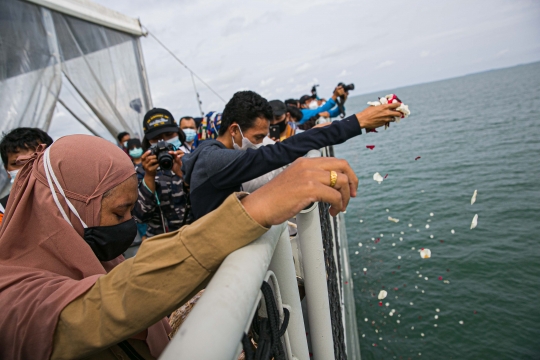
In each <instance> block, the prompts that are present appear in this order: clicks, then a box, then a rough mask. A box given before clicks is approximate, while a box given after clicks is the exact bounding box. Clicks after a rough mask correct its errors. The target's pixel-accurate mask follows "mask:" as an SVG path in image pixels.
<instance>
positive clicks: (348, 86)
mask: <svg viewBox="0 0 540 360" xmlns="http://www.w3.org/2000/svg"><path fill="white" fill-rule="evenodd" d="M337 86H341V87H342V88H343V90H345V92H349V91H351V90H354V84H349V85H345V84H344V83H342V82H340V83H339V84H337Z"/></svg>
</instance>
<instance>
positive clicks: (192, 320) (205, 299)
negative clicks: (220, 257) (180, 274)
mask: <svg viewBox="0 0 540 360" xmlns="http://www.w3.org/2000/svg"><path fill="white" fill-rule="evenodd" d="M287 263H288V265H287ZM268 270H271V271H273V272H274V273H275V277H276V279H277V282H279V290H278V291H277V293H278V294H280V297H281V300H282V302H283V306H284V307H287V308H288V310H289V312H290V315H291V316H290V319H289V326H288V328H287V332H286V334H285V336H284V337H285V338H286V340H285V341H284V342H285V345H286V348H287V349H290V352H291V354H290V355H289V358H290V359H295V358H296V359H302V360H304V359H309V354H308V349H307V342H306V334H305V328H304V324H303V318H302V310H301V306H300V297H299V294H298V287H297V284H296V275H295V272H294V264H293V263H292V252H291V246H290V240H289V234H288V231H287V228H286V226H285V224H282V225H279V226H273V227H272V228H271V229H270V230H269V231H268V232H267V233H266V234H264V235H263V236H261V237H260V238H259V239H257V240H255V241H254V242H252V243H251V244H249V245H246V246H244V247H243V248H241V249H239V250H237V251H235V252H233V253H231V254H230V255H229V256H227V258H226V259H225V260H224V261H223V263H222V264H221V266H220V267H219V269H218V271H217V272H216V273H215V275H214V276H213V278H212V280H211V281H210V283H209V284H208V286H207V288H206V289H205V292H204V294H203V296H202V297H201V298H200V300H199V301H198V303H197V305H196V306H195V307H194V308H193V310H192V311H191V313H190V314H189V316H188V317H187V319H186V320H185V322H184V323H183V324H182V326H181V327H180V329H179V331H178V333H177V334H176V335H175V337H174V338H173V339H172V341H171V343H170V344H169V346H168V347H167V348H166V349H165V351H164V353H163V354H162V356H161V358H160V359H164V360H169V359H171V360H172V359H190V360H191V359H231V360H232V359H236V358H237V356H238V354H239V351H240V349H241V348H240V346H241V345H240V344H241V339H242V336H243V334H244V332H246V331H247V329H248V328H249V325H250V324H251V321H252V318H253V314H254V311H253V309H254V308H255V307H256V306H257V304H258V302H259V300H260V296H259V294H260V288H261V284H262V282H263V280H265V277H266V276H267V272H268ZM274 286H276V284H274Z"/></svg>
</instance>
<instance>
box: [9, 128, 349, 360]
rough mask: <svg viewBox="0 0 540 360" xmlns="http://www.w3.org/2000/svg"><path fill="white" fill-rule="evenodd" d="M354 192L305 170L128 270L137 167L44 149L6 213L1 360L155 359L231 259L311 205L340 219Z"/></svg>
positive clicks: (311, 166)
mask: <svg viewBox="0 0 540 360" xmlns="http://www.w3.org/2000/svg"><path fill="white" fill-rule="evenodd" d="M81 148H83V149H92V151H82V152H81V151H80V149H81ZM357 185H358V179H357V177H356V176H355V174H354V172H353V171H352V170H351V168H350V167H349V165H348V164H347V162H346V161H344V160H338V159H330V158H320V159H300V160H298V161H296V162H295V163H294V164H292V165H291V166H290V167H289V168H288V169H287V170H285V171H284V172H283V173H281V174H280V175H279V176H278V177H276V178H275V179H274V180H272V181H271V182H269V183H268V184H267V185H265V186H263V187H262V188H260V189H259V190H257V191H255V192H254V193H252V194H250V195H246V194H245V193H235V194H231V195H230V196H229V197H228V198H227V199H226V200H225V201H224V202H223V204H222V205H221V206H220V207H219V208H217V209H216V210H215V211H213V212H211V213H210V214H208V215H207V216H204V217H202V218H201V219H199V220H198V221H196V222H195V223H193V224H192V225H187V226H184V227H182V228H181V229H180V230H177V231H175V232H172V233H167V234H162V235H159V236H155V237H153V238H150V239H148V240H146V241H145V242H143V244H142V245H141V247H140V249H139V251H138V253H137V256H136V257H134V258H131V259H128V260H124V258H123V257H122V255H121V254H122V252H123V251H124V250H125V249H126V248H127V247H128V246H129V245H130V244H131V241H132V240H133V237H134V236H135V232H136V231H137V230H136V226H135V222H134V221H133V218H132V216H131V210H132V209H133V206H134V204H135V202H136V201H137V178H136V176H135V171H134V169H133V165H132V164H131V162H130V161H129V159H128V157H126V156H125V154H124V153H123V151H122V150H120V149H119V148H118V147H117V146H115V145H114V144H112V143H110V142H108V141H106V140H103V139H101V138H98V137H94V136H88V135H71V136H66V137H63V138H61V139H59V140H57V141H56V142H55V143H54V144H53V145H52V146H51V147H49V148H48V149H47V150H46V151H43V147H40V149H38V152H36V153H35V154H34V155H33V156H32V157H31V158H29V159H27V163H26V165H25V166H24V167H23V168H22V169H21V171H20V173H19V175H18V176H17V180H16V181H15V183H14V186H13V191H12V194H11V197H12V199H10V201H17V203H18V206H16V207H8V209H7V212H6V217H5V219H4V225H3V226H2V227H1V228H0V309H2V311H1V312H0V333H1V334H2V336H0V358H1V359H37V360H40V359H49V358H51V359H74V358H86V359H118V358H136V357H134V356H135V355H133V354H136V353H138V356H139V358H144V359H154V358H157V357H158V356H159V355H160V354H161V352H162V351H163V349H164V348H165V346H166V345H167V343H168V336H167V335H168V333H169V331H170V327H169V325H168V323H167V322H166V320H165V316H166V315H168V314H170V313H171V312H172V311H174V310H175V309H177V308H178V307H180V305H182V304H184V303H185V301H186V300H187V299H189V298H190V297H191V296H193V294H194V293H196V292H197V291H198V290H199V289H201V288H202V287H203V286H204V285H205V284H206V283H207V281H208V279H209V278H210V276H211V275H212V274H213V273H214V272H215V271H216V270H217V269H218V267H219V265H220V264H221V262H222V261H223V260H224V259H225V257H226V256H227V255H228V254H230V253H231V252H233V251H235V250H237V249H239V248H241V247H243V246H245V245H247V244H249V243H250V242H252V241H253V240H255V239H257V238H258V237H260V236H261V235H262V234H264V233H265V232H266V231H267V230H268V228H269V227H270V226H272V225H276V224H280V223H282V222H283V221H285V220H286V219H288V218H290V217H292V216H293V215H295V214H296V213H298V212H299V211H300V210H302V209H303V208H305V207H307V206H308V205H309V204H310V203H312V202H316V201H324V202H328V203H330V204H332V207H331V209H330V212H331V214H332V215H336V214H337V213H338V212H340V211H344V210H345V209H346V207H347V204H348V202H349V198H350V197H351V196H353V197H354V196H356V189H357ZM36 209H38V211H36ZM208 321H212V319H208ZM127 353H130V354H131V356H126V354H127Z"/></svg>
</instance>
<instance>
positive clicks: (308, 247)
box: [296, 203, 334, 360]
mask: <svg viewBox="0 0 540 360" xmlns="http://www.w3.org/2000/svg"><path fill="white" fill-rule="evenodd" d="M296 220H297V223H298V237H299V243H300V250H301V251H302V260H303V266H304V285H305V288H306V299H307V309H308V318H309V328H310V337H311V346H312V352H313V359H315V360H332V359H334V338H333V335H332V321H331V319H330V303H329V300H328V286H327V284H326V267H325V265H324V248H323V242H322V236H321V220H320V218H319V205H318V204H317V203H316V204H314V205H313V206H312V207H311V208H309V209H307V210H303V211H302V212H301V213H300V214H298V215H296Z"/></svg>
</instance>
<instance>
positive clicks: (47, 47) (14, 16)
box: [0, 0, 152, 189]
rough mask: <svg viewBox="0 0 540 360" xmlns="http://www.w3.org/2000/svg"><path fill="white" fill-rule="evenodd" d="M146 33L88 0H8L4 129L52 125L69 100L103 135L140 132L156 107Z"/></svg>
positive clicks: (0, 57) (0, 82) (1, 46)
mask: <svg viewBox="0 0 540 360" xmlns="http://www.w3.org/2000/svg"><path fill="white" fill-rule="evenodd" d="M141 35H144V32H143V30H142V28H141V25H140V23H139V21H138V20H136V19H132V18H130V17H127V16H125V15H122V14H119V13H117V12H115V11H112V10H110V9H107V8H105V7H103V6H100V5H98V4H95V3H92V2H91V1H88V0H28V1H20V0H0V114H1V118H2V120H1V121H0V132H2V133H3V132H7V131H9V130H11V129H13V128H16V127H22V126H27V127H38V128H41V129H43V130H45V131H47V130H48V129H49V126H50V124H51V120H52V117H53V113H54V110H55V108H56V107H57V106H61V107H62V110H67V112H68V113H69V114H70V115H71V116H72V117H73V119H76V121H79V122H80V123H81V124H83V125H84V126H85V127H86V128H87V129H88V130H89V131H90V132H92V133H93V134H95V135H98V136H104V137H107V138H112V137H116V135H117V134H118V133H119V132H121V131H128V132H130V133H131V134H132V136H135V137H140V136H141V135H142V129H141V127H142V126H141V125H142V118H143V116H144V114H145V113H146V111H147V110H148V109H150V108H151V107H152V101H151V96H150V91H149V86H148V81H147V78H146V72H145V68H144V60H143V57H142V49H141V44H140V41H139V37H140V36H141ZM0 173H1V175H0V189H1V188H2V184H3V183H4V182H5V179H6V175H5V173H4V172H3V171H0Z"/></svg>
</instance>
